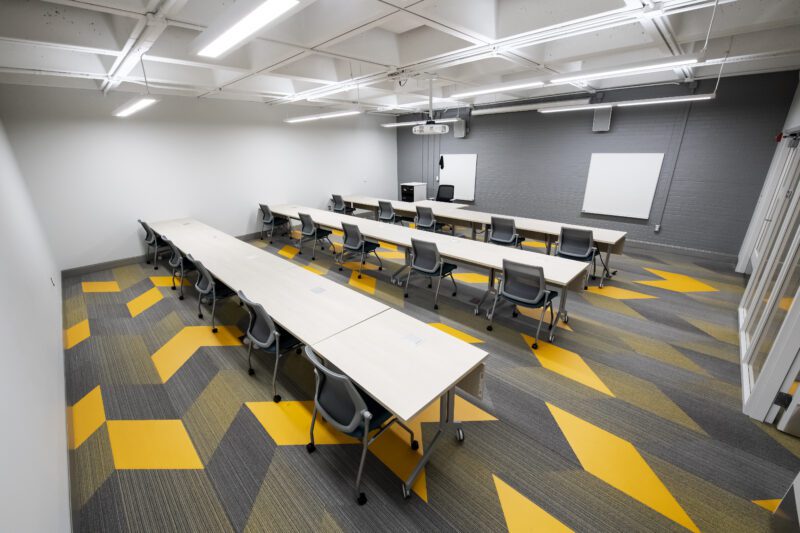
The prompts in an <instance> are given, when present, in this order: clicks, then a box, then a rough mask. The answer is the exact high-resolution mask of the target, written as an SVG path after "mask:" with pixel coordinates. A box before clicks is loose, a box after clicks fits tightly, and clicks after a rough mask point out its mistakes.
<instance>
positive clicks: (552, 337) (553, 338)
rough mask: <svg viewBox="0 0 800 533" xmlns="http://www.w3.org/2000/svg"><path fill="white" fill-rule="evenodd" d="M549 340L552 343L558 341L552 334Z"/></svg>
mask: <svg viewBox="0 0 800 533" xmlns="http://www.w3.org/2000/svg"><path fill="white" fill-rule="evenodd" d="M548 340H549V341H550V342H551V343H552V342H553V341H554V340H556V336H555V335H553V334H552V333H551V334H550V337H549V338H548Z"/></svg>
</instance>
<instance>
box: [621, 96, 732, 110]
mask: <svg viewBox="0 0 800 533" xmlns="http://www.w3.org/2000/svg"><path fill="white" fill-rule="evenodd" d="M716 96H717V95H716V94H715V93H711V94H693V95H689V96H668V97H666V98H649V99H647V100H631V101H629V102H620V103H618V104H614V105H617V106H619V107H634V106H640V105H656V104H672V103H680V102H698V101H702V100H713V99H714V98H716Z"/></svg>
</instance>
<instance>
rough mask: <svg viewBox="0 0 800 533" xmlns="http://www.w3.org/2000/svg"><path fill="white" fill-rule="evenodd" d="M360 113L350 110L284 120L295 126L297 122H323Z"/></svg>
mask: <svg viewBox="0 0 800 533" xmlns="http://www.w3.org/2000/svg"><path fill="white" fill-rule="evenodd" d="M360 113H361V111H359V110H357V109H351V110H349V111H335V112H333V113H322V114H319V115H306V116H302V117H294V118H287V119H286V120H284V122H286V123H287V124H297V123H299V122H311V121H312V120H325V119H329V118H338V117H349V116H350V115H358V114H360Z"/></svg>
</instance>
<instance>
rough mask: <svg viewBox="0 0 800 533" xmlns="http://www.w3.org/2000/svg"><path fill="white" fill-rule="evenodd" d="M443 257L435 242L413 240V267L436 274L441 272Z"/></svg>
mask: <svg viewBox="0 0 800 533" xmlns="http://www.w3.org/2000/svg"><path fill="white" fill-rule="evenodd" d="M441 263H442V256H441V255H439V248H438V247H437V246H436V243H435V242H428V241H419V240H417V239H413V238H412V239H411V266H413V267H414V268H415V269H417V270H422V271H423V272H430V273H434V272H436V271H437V270H439V267H440V266H441Z"/></svg>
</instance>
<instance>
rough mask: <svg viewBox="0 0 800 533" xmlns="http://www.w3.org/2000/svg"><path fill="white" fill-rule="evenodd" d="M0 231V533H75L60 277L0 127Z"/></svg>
mask: <svg viewBox="0 0 800 533" xmlns="http://www.w3.org/2000/svg"><path fill="white" fill-rule="evenodd" d="M0 228H2V229H3V254H2V260H0V283H1V284H2V294H3V296H2V298H0V338H1V339H3V346H2V350H0V351H1V352H2V353H1V354H0V421H2V426H3V429H2V437H0V531H69V530H70V507H69V473H68V470H67V430H66V416H65V409H66V403H65V402H66V400H65V394H64V352H63V347H62V334H61V331H62V329H61V328H62V325H61V283H60V274H59V271H58V268H57V266H56V263H55V261H54V260H53V257H52V256H51V254H50V249H49V247H48V244H47V240H46V238H45V234H44V231H43V230H42V227H41V224H40V223H39V218H38V217H37V214H36V211H35V210H34V206H33V203H32V201H31V197H30V195H29V194H28V189H27V187H26V186H25V181H24V180H23V179H22V176H21V174H20V172H19V169H18V167H17V164H16V162H15V160H14V156H13V154H12V153H11V150H10V147H9V145H8V140H7V138H6V134H5V131H4V129H3V124H2V122H0ZM51 281H52V283H51Z"/></svg>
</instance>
